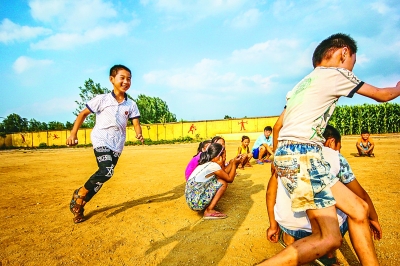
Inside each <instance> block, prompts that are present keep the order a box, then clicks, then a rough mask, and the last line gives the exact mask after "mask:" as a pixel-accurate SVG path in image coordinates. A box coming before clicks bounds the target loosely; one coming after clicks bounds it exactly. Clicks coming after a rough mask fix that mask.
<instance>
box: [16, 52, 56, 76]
mask: <svg viewBox="0 0 400 266" xmlns="http://www.w3.org/2000/svg"><path fill="white" fill-rule="evenodd" d="M51 64H53V61H52V60H47V59H44V60H37V59H33V58H30V57H27V56H20V57H18V59H17V60H15V62H14V64H13V69H14V71H15V72H17V73H19V74H20V73H23V72H25V71H26V70H28V69H32V68H37V67H42V66H48V65H51Z"/></svg>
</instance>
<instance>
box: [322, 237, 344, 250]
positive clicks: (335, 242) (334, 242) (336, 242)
mask: <svg viewBox="0 0 400 266" xmlns="http://www.w3.org/2000/svg"><path fill="white" fill-rule="evenodd" d="M324 243H325V245H326V246H327V248H328V249H329V250H332V251H333V250H336V249H338V248H340V246H341V245H342V243H343V237H342V236H341V235H332V234H330V235H329V236H326V237H325V239H324Z"/></svg>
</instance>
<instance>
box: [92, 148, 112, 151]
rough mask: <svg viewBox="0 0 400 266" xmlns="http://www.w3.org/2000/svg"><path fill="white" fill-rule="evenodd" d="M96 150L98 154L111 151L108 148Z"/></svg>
mask: <svg viewBox="0 0 400 266" xmlns="http://www.w3.org/2000/svg"><path fill="white" fill-rule="evenodd" d="M95 150H96V151H97V152H109V151H110V149H109V148H107V147H97V148H95Z"/></svg>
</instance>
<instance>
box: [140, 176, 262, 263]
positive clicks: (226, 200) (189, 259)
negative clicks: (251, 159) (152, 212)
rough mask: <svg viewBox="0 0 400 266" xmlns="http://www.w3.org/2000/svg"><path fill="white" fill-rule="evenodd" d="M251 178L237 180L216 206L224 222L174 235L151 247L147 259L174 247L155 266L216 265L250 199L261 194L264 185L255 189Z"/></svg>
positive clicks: (202, 224)
mask: <svg viewBox="0 0 400 266" xmlns="http://www.w3.org/2000/svg"><path fill="white" fill-rule="evenodd" d="M250 176H251V175H249V174H245V175H241V176H240V177H238V178H237V179H236V180H235V182H234V183H233V184H231V185H229V186H228V189H227V191H226V193H225V195H224V196H223V197H222V198H221V200H220V202H219V203H218V209H221V210H223V211H224V212H225V213H228V215H229V216H228V218H227V219H223V220H214V221H213V220H203V219H200V220H199V221H197V222H196V223H195V224H193V225H189V226H186V227H184V228H181V229H180V230H179V231H177V232H176V233H175V234H174V235H172V236H170V237H167V238H165V239H163V240H160V241H156V242H154V243H152V246H151V247H150V248H149V249H148V250H147V251H146V255H149V254H151V253H152V252H157V250H159V249H162V248H163V247H165V246H168V245H169V244H171V243H173V244H174V248H173V249H172V250H171V251H170V252H169V254H168V255H167V256H166V257H164V258H163V259H162V261H161V262H160V263H159V264H158V265H211V264H215V265H218V263H219V261H220V260H221V259H222V258H223V257H224V254H225V252H226V250H227V248H228V247H229V245H230V241H231V240H232V238H233V236H234V235H235V234H237V233H238V229H239V228H240V226H241V224H242V223H243V221H244V220H245V218H246V216H247V215H248V212H249V210H250V208H251V206H252V205H253V203H254V202H253V200H252V197H251V195H253V194H256V193H258V192H260V191H262V190H264V186H263V185H261V184H258V185H254V182H253V181H252V180H249V177H250ZM250 229H251V228H250ZM250 229H249V230H250ZM175 242H178V243H177V244H175ZM154 256H157V255H156V254H154Z"/></svg>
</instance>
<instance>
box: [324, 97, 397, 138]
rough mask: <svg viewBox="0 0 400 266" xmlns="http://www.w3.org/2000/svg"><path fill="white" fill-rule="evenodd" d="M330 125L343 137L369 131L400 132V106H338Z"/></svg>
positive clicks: (393, 104) (394, 104)
mask: <svg viewBox="0 0 400 266" xmlns="http://www.w3.org/2000/svg"><path fill="white" fill-rule="evenodd" d="M329 123H330V124H331V125H332V126H334V127H336V128H337V129H338V130H339V131H340V133H341V134H342V135H356V134H361V131H362V130H363V129H367V130H368V131H369V132H370V133H371V134H382V133H397V132H400V104H396V103H382V104H363V105H353V106H348V105H344V106H337V107H336V109H335V112H334V113H333V115H332V117H331V119H330V121H329Z"/></svg>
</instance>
